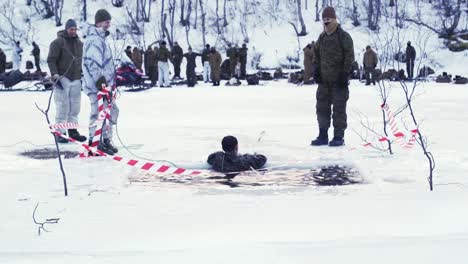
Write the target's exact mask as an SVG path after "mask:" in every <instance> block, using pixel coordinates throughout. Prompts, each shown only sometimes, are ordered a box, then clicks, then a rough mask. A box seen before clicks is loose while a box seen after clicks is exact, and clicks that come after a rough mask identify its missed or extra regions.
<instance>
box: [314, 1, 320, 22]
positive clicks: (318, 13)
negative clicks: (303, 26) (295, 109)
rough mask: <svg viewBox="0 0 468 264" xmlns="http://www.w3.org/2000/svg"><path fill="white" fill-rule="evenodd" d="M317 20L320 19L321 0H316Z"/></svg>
mask: <svg viewBox="0 0 468 264" xmlns="http://www.w3.org/2000/svg"><path fill="white" fill-rule="evenodd" d="M315 21H316V22H318V21H320V9H319V0H315Z"/></svg>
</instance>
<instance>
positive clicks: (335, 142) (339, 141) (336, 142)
mask: <svg viewBox="0 0 468 264" xmlns="http://www.w3.org/2000/svg"><path fill="white" fill-rule="evenodd" d="M343 145H344V138H343V137H337V136H334V137H333V139H332V141H330V143H328V146H330V147H341V146H343Z"/></svg>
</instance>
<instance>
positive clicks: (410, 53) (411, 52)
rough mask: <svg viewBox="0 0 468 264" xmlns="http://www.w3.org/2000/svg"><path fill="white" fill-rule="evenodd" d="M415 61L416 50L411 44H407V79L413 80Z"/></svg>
mask: <svg viewBox="0 0 468 264" xmlns="http://www.w3.org/2000/svg"><path fill="white" fill-rule="evenodd" d="M415 60H416V50H415V49H414V47H413V46H411V43H410V42H408V46H407V47H406V72H407V73H408V78H410V79H413V77H414V61H415Z"/></svg>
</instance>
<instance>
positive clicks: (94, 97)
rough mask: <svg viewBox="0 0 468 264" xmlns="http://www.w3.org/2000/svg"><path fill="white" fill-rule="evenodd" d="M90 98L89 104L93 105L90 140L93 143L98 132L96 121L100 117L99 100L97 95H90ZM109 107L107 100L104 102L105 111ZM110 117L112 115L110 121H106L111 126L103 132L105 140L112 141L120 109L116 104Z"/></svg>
mask: <svg viewBox="0 0 468 264" xmlns="http://www.w3.org/2000/svg"><path fill="white" fill-rule="evenodd" d="M88 97H89V102H90V105H91V107H90V108H91V109H90V110H91V113H90V117H89V139H90V140H91V141H93V137H94V133H95V132H96V127H97V124H96V120H97V119H98V115H99V111H98V99H97V94H96V93H90V94H88ZM107 107H108V102H107V100H104V109H107ZM110 115H111V117H110V119H108V120H107V121H106V122H107V125H109V126H108V129H107V125H106V127H104V129H103V131H102V136H103V138H109V139H111V138H112V135H113V126H114V125H116V124H117V120H118V118H119V108H118V106H117V104H116V103H115V102H114V104H113V105H112V108H111V111H110ZM99 129H100V127H99Z"/></svg>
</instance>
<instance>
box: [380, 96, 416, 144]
mask: <svg viewBox="0 0 468 264" xmlns="http://www.w3.org/2000/svg"><path fill="white" fill-rule="evenodd" d="M380 107H381V108H382V110H383V111H384V112H385V114H386V115H387V118H388V121H389V124H390V129H391V131H392V134H393V136H394V137H395V141H396V142H397V143H398V144H399V145H400V146H401V147H403V148H405V149H411V148H413V147H414V144H415V143H416V134H417V133H418V129H417V128H416V129H413V130H410V132H411V137H410V139H409V140H408V142H405V140H404V138H405V134H404V133H402V132H401V131H400V130H399V128H398V125H397V122H396V120H395V114H394V113H393V111H392V110H391V109H390V106H388V104H386V103H384V104H382V105H381V106H380ZM379 141H380V140H379ZM384 141H385V140H384Z"/></svg>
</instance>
